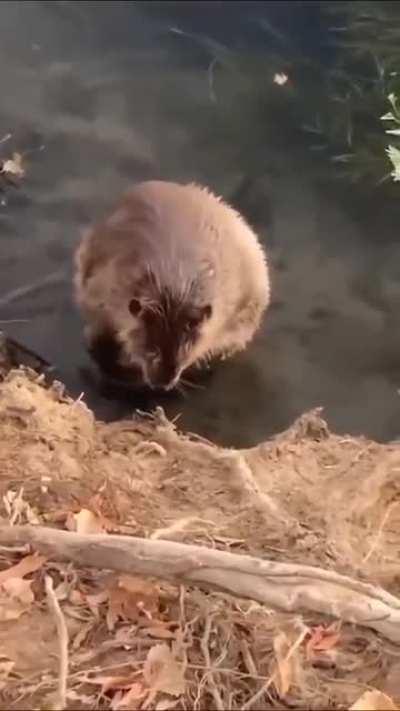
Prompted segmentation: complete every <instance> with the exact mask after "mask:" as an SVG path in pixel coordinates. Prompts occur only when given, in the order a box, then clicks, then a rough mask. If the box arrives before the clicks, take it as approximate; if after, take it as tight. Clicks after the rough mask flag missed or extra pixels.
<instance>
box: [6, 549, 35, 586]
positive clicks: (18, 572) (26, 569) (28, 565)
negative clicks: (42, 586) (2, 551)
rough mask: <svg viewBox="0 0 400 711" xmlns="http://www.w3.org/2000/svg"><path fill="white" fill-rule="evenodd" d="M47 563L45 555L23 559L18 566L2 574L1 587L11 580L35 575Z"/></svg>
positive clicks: (29, 556) (28, 556)
mask: <svg viewBox="0 0 400 711" xmlns="http://www.w3.org/2000/svg"><path fill="white" fill-rule="evenodd" d="M45 561H46V558H45V557H44V556H43V555H39V553H33V555H27V556H25V558H22V560H20V561H19V563H17V564H16V565H13V566H11V568H7V569H6V570H2V571H1V572H0V585H3V583H4V582H5V581H6V580H9V579H10V578H24V577H25V575H29V573H34V572H35V571H36V570H39V568H41V567H42V565H43V563H44V562H45Z"/></svg>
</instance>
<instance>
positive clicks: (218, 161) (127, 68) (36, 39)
mask: <svg viewBox="0 0 400 711" xmlns="http://www.w3.org/2000/svg"><path fill="white" fill-rule="evenodd" d="M146 5H147V7H146ZM150 5H151V6H152V7H151V8H150V7H149V6H150ZM310 5H311V3H295V4H294V5H293V4H292V3H261V2H260V3H250V2H249V3H239V2H238V3H236V2H234V3H223V2H222V3H221V2H219V3H217V2H214V3H200V2H198V3H184V4H182V5H180V7H179V8H178V7H177V6H176V4H175V3H162V4H160V3H132V2H130V3H127V2H113V3H110V2H99V3H98V2H94V3H82V4H80V5H78V4H77V3H74V2H53V3H47V2H29V3H28V2H26V3H17V2H15V3H14V2H3V3H0V93H1V97H2V103H1V108H0V138H1V137H2V136H4V135H6V134H8V133H12V138H11V139H10V140H9V141H4V142H3V143H2V144H0V157H6V156H7V157H8V155H9V154H10V153H11V152H12V150H18V151H22V152H24V151H26V152H27V155H26V160H27V161H28V174H27V177H26V179H25V181H24V183H23V185H22V187H21V188H20V189H19V190H18V191H9V192H7V195H6V196H5V200H3V203H4V204H2V205H1V207H0V210H1V212H0V236H1V237H0V238H1V241H2V242H1V243H2V248H1V251H0V266H1V289H0V319H4V320H5V319H26V320H27V321H26V322H25V323H13V324H12V323H10V324H8V325H7V330H8V331H9V333H10V335H12V336H13V337H14V338H18V339H19V340H20V341H21V342H23V343H24V344H26V345H27V346H29V347H30V348H33V349H34V350H36V351H37V352H38V353H40V354H41V355H42V356H44V357H45V358H46V359H47V360H50V361H51V362H53V363H54V364H55V365H56V367H57V369H58V376H59V377H60V379H62V380H63V381H64V382H65V383H66V384H67V386H68V388H69V389H70V391H71V392H72V393H73V394H74V395H79V394H80V393H81V392H82V391H85V395H86V398H87V401H88V403H89V404H90V405H91V406H92V407H93V408H94V409H95V411H96V413H97V414H98V415H99V416H100V417H103V418H106V419H113V418H117V417H121V416H126V415H128V414H129V413H131V412H132V411H133V409H134V408H135V407H140V408H143V407H146V406H147V407H149V406H151V405H154V404H155V403H154V402H147V403H144V402H143V401H142V400H140V401H139V400H135V399H133V400H131V401H129V402H121V401H113V400H107V399H104V398H103V397H102V396H101V395H100V394H99V393H98V392H97V390H96V388H95V387H94V386H93V385H92V384H91V382H90V381H88V380H87V378H86V377H85V374H84V372H83V370H84V369H85V368H86V367H87V366H88V360H87V357H86V355H85V352H84V348H83V344H82V337H81V327H80V322H79V319H78V316H77V314H76V311H75V309H74V306H73V302H72V298H71V288H70V259H71V253H72V249H73V247H74V245H75V244H76V242H77V240H78V239H79V232H80V230H81V228H82V227H84V226H85V225H86V224H87V223H88V222H90V221H91V220H93V219H95V218H96V217H97V216H99V215H101V214H102V213H103V212H104V210H106V209H107V207H108V206H109V205H110V204H111V203H112V202H113V200H114V198H115V197H117V196H118V195H119V193H120V192H121V191H122V190H123V189H124V188H125V187H126V186H127V185H128V184H129V183H130V182H132V181H135V180H139V179H146V178H150V177H156V178H163V179H172V180H179V181H185V180H196V181H198V182H204V183H206V184H208V185H210V186H211V187H212V188H213V189H215V190H216V191H217V192H218V193H219V194H222V195H224V196H225V197H226V198H227V199H230V200H232V201H233V202H234V203H235V204H236V205H237V207H238V208H239V209H241V210H242V211H243V213H244V214H245V215H246V217H247V218H248V219H249V220H250V221H251V222H252V223H253V224H254V225H255V226H256V228H257V230H258V232H259V234H260V236H261V238H262V239H263V241H264V242H265V244H266V246H267V248H268V250H269V254H270V260H271V266H272V280H273V282H272V284H273V304H272V306H271V309H270V311H269V313H268V315H267V317H266V320H265V326H264V328H263V330H262V332H261V333H260V335H259V337H258V338H257V339H256V341H255V342H254V344H253V345H252V346H251V347H250V348H249V349H248V351H247V352H246V353H244V354H243V355H241V356H240V357H238V358H236V359H234V360H232V361H231V362H229V363H226V364H222V365H221V366H220V367H218V368H217V370H216V371H215V373H214V374H213V376H212V377H211V378H210V380H209V382H207V384H206V386H205V387H204V388H203V389H201V390H193V391H192V390H189V391H188V392H187V395H186V397H185V398H183V397H181V396H174V397H171V398H168V399H166V400H163V402H162V404H163V406H164V407H165V409H166V411H167V413H168V414H169V416H171V417H174V416H175V415H177V414H178V413H181V418H180V420H179V422H180V425H181V426H182V427H185V428H186V429H189V430H191V431H195V432H197V433H199V434H202V435H203V436H206V437H209V438H212V439H214V440H216V441H218V442H220V443H225V444H228V445H241V446H247V445H250V444H253V443H255V442H257V441H260V440H261V439H264V438H266V437H268V436H270V435H271V434H272V433H275V432H277V431H279V430H282V429H283V428H284V427H286V426H287V425H288V424H290V422H291V421H292V420H293V418H294V417H296V416H297V415H298V414H299V413H301V412H303V411H304V410H306V409H308V408H311V407H314V406H319V405H321V406H323V407H324V408H325V416H326V418H327V419H328V421H329V423H330V424H331V426H332V427H333V428H334V429H336V430H338V431H340V432H349V433H364V434H366V435H369V436H373V437H375V438H377V439H379V440H388V439H391V438H394V437H395V436H397V435H398V434H399V430H400V397H399V395H398V392H397V388H398V387H400V361H399V352H400V336H399V333H400V331H399V304H400V266H398V265H400V243H399V241H398V238H397V234H398V228H397V225H398V224H399V219H398V218H399V215H398V214H397V212H398V207H397V205H390V208H389V207H388V205H387V204H386V203H382V204H378V203H377V202H376V201H375V202H374V203H373V207H372V206H371V203H370V199H369V197H368V195H366V197H365V204H364V205H361V207H360V206H357V205H352V204H351V203H352V200H351V195H350V200H347V201H346V199H343V194H342V193H343V191H342V190H341V191H339V190H338V191H337V192H335V191H334V190H332V189H331V188H329V189H325V188H324V187H323V186H322V184H321V182H320V181H318V180H317V179H316V172H315V170H314V168H313V163H312V160H310V159H309V157H308V156H307V153H306V151H305V149H304V146H302V145H300V144H299V145H298V146H296V145H295V143H294V144H293V145H291V146H290V148H289V147H288V146H287V145H285V141H284V140H283V139H282V136H281V135H279V130H277V129H276V128H275V129H274V128H273V127H271V124H268V125H264V118H263V114H262V112H260V111H259V106H258V105H257V97H255V101H254V104H249V103H246V102H244V101H243V96H244V94H242V93H241V91H242V90H241V88H240V85H239V84H238V83H237V82H238V79H237V75H236V74H235V72H231V74H230V75H229V77H228V79H225V78H222V71H221V70H220V63H219V62H213V57H215V52H221V45H222V44H223V43H226V44H229V45H230V46H234V47H235V48H238V49H239V51H241V52H243V53H245V52H247V51H248V47H249V46H254V44H257V43H258V44H259V45H260V47H262V46H263V43H266V42H267V39H266V37H270V36H271V35H270V33H267V34H265V33H263V31H262V22H260V21H268V22H270V21H271V18H272V20H273V22H275V21H276V19H278V20H280V21H283V22H284V21H285V18H286V23H287V25H289V26H290V31H291V33H292V35H291V36H292V37H293V38H294V40H296V41H297V42H298V44H299V46H300V45H302V44H303V45H310V47H311V50H310V51H311V54H312V52H314V53H315V54H316V55H317V56H318V57H319V58H321V56H322V50H321V48H320V46H319V44H320V42H319V40H320V38H319V37H318V36H317V39H315V37H314V41H313V42H311V43H310V36H309V34H307V32H308V33H309V32H310V31H309V30H307V28H308V27H309V23H308V19H309V18H308V15H307V13H310V12H312V10H310ZM302 6H303V7H302ZM285 13H286V15H285ZM282 18H283V19H282ZM293 18H294V19H293ZM314 19H315V18H314ZM295 20H296V22H295ZM296 23H297V24H296ZM260 28H261V29H260ZM194 34H195V35H196V36H194ZM199 36H201V37H200V39H199ZM204 38H206V39H205V40H204ZM210 38H212V40H213V42H214V44H212V43H210ZM207 43H208V44H207ZM215 43H217V44H215ZM213 53H214V54H213ZM328 61H329V58H328ZM267 80H268V79H267V74H266V81H267ZM269 80H271V79H269ZM283 119H284V117H283ZM244 186H247V187H246V189H245V187H244ZM339 193H340V194H339ZM48 277H50V278H49V279H48ZM46 279H47V281H46ZM41 282H43V288H41V289H36V290H34V291H31V292H30V293H28V294H27V295H25V296H24V294H23V293H22V292H21V293H20V294H19V297H18V298H16V295H15V294H14V298H13V299H11V296H10V295H11V294H12V293H13V292H14V290H19V289H23V288H25V287H27V286H29V285H32V284H33V285H34V284H36V283H39V284H40V283H41Z"/></svg>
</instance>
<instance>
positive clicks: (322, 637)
mask: <svg viewBox="0 0 400 711" xmlns="http://www.w3.org/2000/svg"><path fill="white" fill-rule="evenodd" d="M339 639H340V633H339V632H338V631H337V630H336V629H335V627H334V626H330V627H323V626H322V625H318V626H317V627H314V628H312V630H311V632H310V638H309V639H308V641H307V644H306V656H307V659H310V657H311V656H312V654H313V653H315V652H327V651H328V650H329V649H332V647H336V645H337V643H338V642H339Z"/></svg>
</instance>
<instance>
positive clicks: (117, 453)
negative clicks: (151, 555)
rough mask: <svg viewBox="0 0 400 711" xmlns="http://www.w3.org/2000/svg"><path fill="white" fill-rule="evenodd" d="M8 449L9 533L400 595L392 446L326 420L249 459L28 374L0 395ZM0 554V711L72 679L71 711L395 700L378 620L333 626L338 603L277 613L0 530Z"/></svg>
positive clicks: (1, 468)
mask: <svg viewBox="0 0 400 711" xmlns="http://www.w3.org/2000/svg"><path fill="white" fill-rule="evenodd" d="M0 441H1V447H0V497H1V517H2V518H1V524H2V526H1V531H3V532H4V531H6V530H8V531H9V526H10V524H12V525H13V526H19V527H20V526H25V524H31V525H38V524H39V525H41V526H47V527H55V528H58V529H63V530H65V531H74V530H75V531H78V532H80V533H82V534H91V535H94V534H95V533H106V534H107V535H108V536H112V535H113V534H114V533H119V534H125V535H128V536H135V537H141V538H145V539H148V540H149V539H150V540H160V539H164V540H169V541H179V542H183V543H190V544H197V545H201V546H205V547H207V548H211V549H213V550H220V551H230V552H234V553H237V554H238V555H243V554H245V553H248V554H251V555H253V556H257V557H258V558H261V559H268V560H275V561H282V562H290V563H293V564H299V565H300V564H301V565H304V564H307V565H313V566H318V567H319V568H320V569H324V570H328V571H336V572H337V573H342V574H346V575H348V576H351V577H352V578H354V579H356V580H361V581H364V582H365V581H366V582H370V583H372V584H373V585H375V586H378V587H379V586H382V587H383V588H385V589H386V590H387V591H389V592H390V593H392V595H393V596H397V595H399V597H400V594H399V586H400V578H399V573H400V562H399V548H400V545H399V544H400V506H399V490H400V480H399V472H400V446H398V445H396V444H393V445H381V444H377V443H375V442H371V441H367V440H366V439H363V438H358V439H356V438H351V437H339V436H336V435H333V434H331V433H330V432H329V431H328V428H327V426H326V424H325V423H324V421H323V420H322V419H321V418H320V413H318V412H313V413H309V414H308V415H305V416H304V417H303V418H301V419H300V420H298V421H297V422H296V423H295V424H294V425H293V427H292V428H291V429H290V430H288V431H287V432H285V433H283V434H282V435H280V436H279V437H277V438H274V439H273V440H271V441H268V442H266V443H263V444H262V445H260V446H258V447H255V448H253V449H250V450H243V451H241V452H236V451H234V450H222V449H219V448H217V447H215V446H213V445H212V444H211V443H207V442H205V441H202V440H199V438H196V437H194V436H184V435H182V434H180V433H178V432H177V431H176V429H175V428H174V426H173V425H172V424H171V423H170V422H167V421H166V420H165V418H164V417H163V414H162V412H158V413H156V414H155V416H154V417H153V418H144V417H142V418H136V419H132V420H130V421H125V422H119V423H114V424H104V423H102V422H99V421H96V419H95V417H94V416H93V414H92V413H91V412H90V411H89V410H88V409H87V407H86V406H85V404H84V403H83V402H82V401H76V402H74V401H72V400H71V399H69V398H68V397H67V396H66V395H65V394H64V392H63V389H62V387H61V386H57V385H53V386H52V387H51V388H48V387H46V385H45V384H44V382H43V379H41V378H38V376H37V375H36V374H34V373H33V372H32V371H28V370H22V369H21V370H13V371H11V372H10V373H8V375H6V376H5V378H4V380H3V382H2V383H1V384H0ZM18 530H19V529H18ZM28 530H29V529H28V528H27V529H26V531H28ZM38 530H39V529H38ZM68 535H70V536H73V535H74V534H73V533H72V532H71V533H69V534H68ZM93 540H94V539H93ZM0 544H3V545H0V567H1V570H0V708H1V709H26V708H30V709H44V708H57V707H60V703H61V705H62V703H63V695H64V694H65V689H63V683H64V681H65V679H63V676H64V677H65V676H66V704H67V708H69V709H103V708H104V709H114V710H115V709H160V710H161V709H172V708H174V709H228V708H229V709H265V708H271V709H272V708H300V709H322V708H324V709H325V708H332V709H335V708H338V709H349V708H350V707H351V706H352V704H354V702H355V701H356V700H357V699H358V698H359V697H362V701H361V702H360V705H359V706H354V708H364V709H367V708H370V709H373V708H396V703H397V704H399V703H400V663H399V647H398V646H397V645H395V644H394V643H393V642H391V641H390V640H389V638H390V636H391V635H390V630H389V634H382V635H381V634H378V633H377V632H376V631H374V630H373V629H369V627H371V626H373V624H374V620H373V619H372V616H371V624H369V623H368V620H367V622H366V623H365V625H366V626H364V625H363V626H358V625H355V624H350V623H348V622H346V619H347V620H348V619H349V616H348V615H347V618H346V615H345V617H344V619H340V617H341V613H340V610H341V608H340V606H339V607H338V606H337V605H336V607H335V604H336V602H335V601H334V600H332V601H331V602H332V605H331V607H332V615H331V616H328V615H324V614H321V612H317V611H316V610H315V609H312V606H311V607H310V605H308V603H307V595H306V593H304V595H303V597H302V594H299V595H298V597H297V598H296V605H297V603H299V605H301V602H302V600H303V603H304V604H303V606H302V607H300V606H299V608H298V609H293V611H291V612H282V611H277V610H274V609H272V607H270V606H268V605H266V604H260V602H257V601H254V600H253V601H252V600H249V599H246V600H245V599H243V598H238V597H234V596H231V595H229V594H228V593H226V592H221V590H219V591H218V590H215V589H210V588H207V586H203V585H202V586H201V587H195V586H194V585H190V584H183V583H179V582H178V583H177V584H175V582H174V581H173V580H172V581H171V580H170V581H167V580H160V579H159V580H156V579H155V578H144V577H138V575H137V574H136V572H135V570H132V574H127V573H126V571H125V572H124V573H118V572H117V571H115V570H114V571H110V569H99V568H97V567H88V566H85V565H82V566H80V565H79V564H77V563H76V562H75V563H73V562H71V561H69V560H68V559H66V558H65V557H64V558H62V556H58V555H57V554H53V555H46V556H44V555H41V554H39V553H37V552H36V553H35V546H33V548H32V546H31V547H29V546H22V545H14V546H10V545H6V544H5V538H4V536H3V538H2V533H1V532H0ZM184 572H185V571H183V577H184ZM155 575H157V571H155ZM275 585H276V586H278V587H277V590H278V595H279V580H278V581H277V582H275ZM317 585H318V582H317ZM52 587H53V588H54V591H53V592H52V589H51V588H52ZM294 588H295V585H294ZM297 592H298V590H297ZM54 593H55V594H54ZM254 597H255V600H257V599H258V598H257V595H255V596H254ZM55 598H56V599H57V600H58V603H59V604H58V605H57V604H56V603H55ZM393 600H394V598H393ZM327 602H328V603H329V600H328V601H327ZM399 606H400V600H399ZM321 609H323V608H321ZM375 622H376V620H375ZM63 624H64V625H65V629H63ZM389 624H390V620H389ZM393 629H395V627H393ZM63 644H64V647H63ZM66 645H68V646H66ZM62 647H63V649H64V651H63V653H62V654H61V657H62V658H61V662H62V663H61V671H60V649H61V648H62ZM374 689H377V690H380V691H381V692H383V693H384V694H385V696H382V695H381V696H377V694H376V692H374V691H373V690H374ZM368 691H369V692H371V694H370V695H369V697H365V696H363V694H364V692H368ZM60 697H61V698H60ZM389 697H390V698H389ZM391 699H392V700H393V701H391ZM385 704H387V706H385Z"/></svg>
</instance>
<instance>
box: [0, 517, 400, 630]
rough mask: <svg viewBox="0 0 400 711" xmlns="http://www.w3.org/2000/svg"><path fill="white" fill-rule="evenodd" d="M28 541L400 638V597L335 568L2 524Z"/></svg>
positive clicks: (82, 561) (64, 555) (98, 564)
mask: <svg viewBox="0 0 400 711" xmlns="http://www.w3.org/2000/svg"><path fill="white" fill-rule="evenodd" d="M25 543H29V544H31V545H32V546H33V547H34V548H35V549H36V550H38V551H40V552H41V553H44V554H45V555H46V556H48V557H53V558H57V559H64V560H70V561H74V562H75V563H77V564H78V565H81V566H91V567H95V568H103V569H109V570H117V571H119V572H124V573H134V574H139V575H146V576H151V577H155V578H160V579H163V580H166V579H169V580H172V581H173V582H175V583H186V584H190V585H193V584H194V585H198V586H199V587H206V588H208V589H210V588H211V589H215V590H220V591H225V592H228V593H230V594H232V595H236V596H238V597H245V598H250V599H252V600H257V601H258V602H260V603H263V604H265V605H268V606H269V607H272V608H276V609H280V610H285V611H287V612H299V611H300V610H311V611H313V612H319V613H323V614H326V615H332V616H333V617H336V618H338V619H341V620H343V621H345V622H350V623H355V624H358V625H361V626H363V627H369V628H371V629H373V630H376V632H379V633H380V634H381V635H382V636H383V637H386V638H387V639H389V640H391V641H392V642H396V643H400V600H399V599H398V598H396V597H395V596H394V595H391V594H390V593H388V592H386V591H385V590H383V589H382V588H379V587H375V586H374V585H370V584H368V583H363V582H361V581H359V580H356V579H353V578H350V577H347V576H345V575H340V574H339V573H335V572H333V571H330V570H323V569H321V568H314V567H312V566H308V565H296V564H294V563H278V562H275V561H270V560H265V559H258V558H255V557H252V556H248V555H238V554H235V553H228V552H225V551H219V550H210V549H208V548H206V547H202V546H192V545H187V544H184V543H176V542H173V541H165V540H164V541H163V540H147V539H142V538H133V537H130V536H114V535H107V534H104V535H103V534H96V535H93V534H92V535H82V534H78V533H72V532H69V531H59V530H57V529H53V528H45V527H42V526H2V527H0V545H19V546H20V545H23V544H25Z"/></svg>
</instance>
